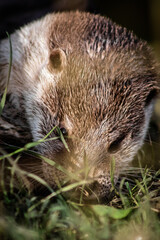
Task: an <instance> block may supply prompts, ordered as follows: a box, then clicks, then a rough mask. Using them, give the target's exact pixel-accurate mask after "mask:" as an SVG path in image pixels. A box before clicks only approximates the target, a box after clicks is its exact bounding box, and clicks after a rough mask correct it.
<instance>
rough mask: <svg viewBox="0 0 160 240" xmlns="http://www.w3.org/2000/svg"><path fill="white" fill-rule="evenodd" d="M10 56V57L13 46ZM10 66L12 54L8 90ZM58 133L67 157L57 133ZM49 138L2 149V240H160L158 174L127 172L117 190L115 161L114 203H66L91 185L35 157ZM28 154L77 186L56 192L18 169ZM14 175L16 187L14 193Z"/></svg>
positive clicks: (2, 101) (0, 204) (33, 175)
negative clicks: (36, 188)
mask: <svg viewBox="0 0 160 240" xmlns="http://www.w3.org/2000/svg"><path fill="white" fill-rule="evenodd" d="M9 41H10V39H9ZM10 52H11V53H12V48H11V42H10ZM11 65H12V54H11V56H10V66H9V73H8V81H7V86H8V82H9V79H10V72H11ZM6 93H7V87H6V89H5V92H4V95H3V98H2V100H1V103H0V115H1V113H2V110H3V108H4V104H5V100H6ZM53 130H54V129H52V131H53ZM52 131H51V132H52ZM51 132H50V133H51ZM58 132H59V137H60V138H61V141H62V142H63V143H64V146H65V147H66V149H67V150H68V151H69V149H68V146H67V144H66V142H65V140H64V138H63V135H62V134H61V132H60V131H59V129H58ZM50 133H48V134H47V136H45V138H43V139H42V140H40V141H38V142H34V143H28V144H26V145H25V146H24V147H23V148H16V149H14V150H12V151H11V152H10V153H6V152H5V151H4V150H3V149H0V152H1V155H0V163H1V165H0V166H1V167H0V240H3V239H4V240H28V239H29V240H51V239H54V240H55V239H57V240H58V239H60V240H61V239H65V240H67V239H69V240H70V239H73V240H74V239H75V240H77V239H78V240H85V239H86V240H87V239H91V240H94V239H95V240H107V239H108V240H121V239H122V240H159V239H160V219H159V214H160V172H158V171H157V172H156V171H152V170H150V169H147V168H143V169H142V168H135V167H134V168H129V169H128V170H127V171H126V172H124V174H123V176H124V177H122V178H121V181H119V182H118V184H117V185H116V186H114V180H113V179H114V177H113V176H114V161H113V162H112V165H111V183H112V189H111V191H112V193H111V196H112V197H111V199H110V201H109V202H106V204H101V205H100V204H98V203H97V204H89V203H88V204H86V203H82V202H83V201H82V200H83V199H82V196H81V197H80V199H79V201H77V202H74V201H73V200H71V199H70V200H69V199H67V198H64V194H65V193H66V192H68V191H70V190H73V191H74V189H76V188H77V187H78V186H81V187H82V190H83V187H84V186H85V184H86V183H87V181H86V180H85V179H84V180H83V181H79V179H77V176H76V174H71V173H69V172H68V171H67V170H66V169H64V168H63V167H62V166H60V165H58V164H56V163H55V162H54V161H51V160H50V159H47V158H45V157H42V156H39V155H38V154H35V153H34V152H33V151H32V148H33V147H35V146H37V145H38V144H41V143H42V142H44V141H49V140H54V139H48V137H49V135H50ZM24 151H25V152H27V153H29V154H33V155H34V157H39V158H41V161H46V162H47V163H48V164H50V165H51V166H54V167H55V168H57V169H59V170H60V171H62V172H64V173H65V174H66V176H68V178H71V179H72V180H74V182H73V183H72V184H68V185H65V186H59V189H58V190H56V191H55V190H54V189H52V188H51V187H50V186H49V185H48V184H47V183H46V182H45V181H44V179H42V178H40V177H39V176H37V175H35V174H33V173H31V172H29V171H25V170H22V169H21V168H20V167H19V165H18V162H19V160H20V157H21V154H22V153H23V152H24ZM8 173H9V174H8ZM86 174H87V171H86ZM15 175H16V176H17V177H16V179H17V182H18V187H14V184H15V183H14V182H15ZM85 176H86V175H85ZM28 179H32V180H34V181H36V182H38V183H39V188H40V192H35V191H32V189H31V188H30V183H29V181H28ZM6 182H8V184H7V186H6ZM46 191H47V193H48V194H46Z"/></svg>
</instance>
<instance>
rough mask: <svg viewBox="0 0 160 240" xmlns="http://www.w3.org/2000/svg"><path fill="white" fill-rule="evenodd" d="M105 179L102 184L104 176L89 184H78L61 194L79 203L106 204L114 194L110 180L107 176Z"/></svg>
mask: <svg viewBox="0 0 160 240" xmlns="http://www.w3.org/2000/svg"><path fill="white" fill-rule="evenodd" d="M106 179H107V180H106V184H104V182H105V180H104V178H103V181H102V179H96V180H93V182H91V183H89V184H86V185H83V186H78V187H76V188H74V189H71V190H70V191H67V192H65V193H63V196H64V197H65V198H67V199H68V200H71V201H75V202H80V203H88V204H93V203H94V204H96V203H105V204H106V203H107V202H109V201H110V200H111V198H112V197H113V195H114V188H113V187H112V184H111V182H108V178H106ZM101 182H103V184H101ZM67 185H68V184H67Z"/></svg>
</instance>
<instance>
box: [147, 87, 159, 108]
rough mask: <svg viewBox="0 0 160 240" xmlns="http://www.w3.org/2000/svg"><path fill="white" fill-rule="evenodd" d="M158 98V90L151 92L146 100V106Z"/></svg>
mask: <svg viewBox="0 0 160 240" xmlns="http://www.w3.org/2000/svg"><path fill="white" fill-rule="evenodd" d="M156 96H157V90H156V89H153V90H151V91H150V93H149V94H148V96H147V98H146V100H145V106H146V107H147V106H148V105H149V104H150V102H151V101H152V100H153V99H154V98H155V97H156Z"/></svg>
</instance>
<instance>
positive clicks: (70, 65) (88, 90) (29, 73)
mask: <svg viewBox="0 0 160 240" xmlns="http://www.w3.org/2000/svg"><path fill="white" fill-rule="evenodd" d="M10 38H11V43H12V49H13V50H12V52H13V57H12V61H13V62H12V68H11V76H10V81H9V85H8V97H7V101H6V106H5V108H4V110H3V112H2V115H1V121H0V124H1V131H2V128H3V129H4V128H5V127H4V125H5V122H7V124H10V125H12V127H8V128H7V127H6V129H7V130H6V129H5V135H7V133H8V135H9V136H12V140H13V141H14V138H15V139H22V138H23V140H22V142H25V136H26V139H27V141H28V140H29V139H30V140H32V141H38V140H40V139H43V138H44V137H45V136H46V135H47V134H48V133H49V132H50V135H49V137H50V138H55V137H57V135H58V134H57V131H55V130H54V131H51V130H52V129H53V128H54V127H55V126H57V127H58V128H59V129H60V131H61V133H62V134H63V137H64V139H65V141H66V143H67V146H68V149H66V147H65V145H64V143H63V141H62V140H61V139H60V138H57V139H53V140H50V141H44V142H42V143H41V144H39V145H37V146H36V151H37V152H38V153H40V154H41V155H42V156H45V157H47V158H48V159H51V160H53V161H54V162H55V163H57V164H59V165H61V166H62V167H63V168H64V169H66V170H67V171H69V172H71V173H76V174H77V176H79V178H80V179H82V180H83V179H84V178H86V176H85V173H84V171H83V170H84V169H86V168H87V169H88V173H87V179H89V180H90V181H91V183H89V184H88V188H91V190H92V191H91V193H90V197H92V195H93V192H94V193H95V194H96V195H97V196H98V197H99V198H101V197H104V196H106V195H107V194H108V192H109V190H110V188H111V180H110V168H111V162H112V160H113V159H114V161H115V169H114V181H115V182H116V180H117V178H118V176H119V174H120V172H121V170H122V169H123V168H124V167H126V166H127V165H128V164H129V163H130V162H131V161H132V160H133V157H134V156H135V154H136V153H137V151H138V149H140V148H141V146H142V144H143V142H144V139H145V135H146V132H147V129H148V125H149V121H150V118H151V114H152V111H153V105H154V101H155V98H156V96H157V94H158V92H159V73H158V67H157V63H156V60H155V58H154V55H153V53H152V50H151V48H150V47H149V46H148V45H147V43H146V42H145V41H143V40H141V39H139V38H138V37H137V36H135V35H134V34H133V32H131V31H128V30H127V29H126V28H124V27H121V26H119V25H117V24H115V23H114V22H112V21H111V20H110V19H108V18H106V17H103V16H100V15H94V14H90V13H86V12H79V11H77V12H63V13H52V14H48V15H46V16H45V17H43V18H42V19H40V20H38V21H35V22H32V23H30V24H28V25H26V26H24V27H22V28H21V29H19V30H17V31H16V32H15V33H13V34H11V36H10ZM9 57H10V48H9V41H8V39H4V40H2V41H1V42H0V94H1V96H2V94H3V92H4V89H5V87H6V82H7V76H8V66H9ZM15 116H16V117H15ZM5 126H6V125H5ZM7 126H8V125H7ZM18 129H20V130H18ZM11 130H12V131H11ZM6 132H7V133H6ZM22 132H23V134H22ZM24 132H25V133H27V135H24ZM2 133H4V132H3V131H2V132H1V137H0V138H1V140H4V139H3V136H2ZM23 136H24V137H23ZM5 139H6V138H5ZM33 161H34V159H33ZM40 166H41V176H42V177H43V178H44V180H45V181H46V182H47V183H48V184H49V185H51V186H52V187H53V188H55V187H56V186H57V181H58V182H59V183H61V182H63V181H64V179H65V174H64V173H63V172H62V171H60V170H58V169H57V168H55V167H54V166H51V165H50V164H49V163H48V162H46V161H43V160H42V161H41V163H40ZM86 166H87V167H86Z"/></svg>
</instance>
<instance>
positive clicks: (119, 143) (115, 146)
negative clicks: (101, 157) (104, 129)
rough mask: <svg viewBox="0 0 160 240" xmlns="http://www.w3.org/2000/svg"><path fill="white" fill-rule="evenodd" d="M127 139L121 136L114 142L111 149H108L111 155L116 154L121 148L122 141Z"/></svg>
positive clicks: (123, 135)
mask: <svg viewBox="0 0 160 240" xmlns="http://www.w3.org/2000/svg"><path fill="white" fill-rule="evenodd" d="M124 139H125V134H122V135H120V136H119V137H118V138H117V139H116V140H115V141H113V142H112V143H111V144H110V146H109V148H108V152H109V153H115V152H116V151H118V149H119V148H120V146H121V143H122V141H123V140H124Z"/></svg>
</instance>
